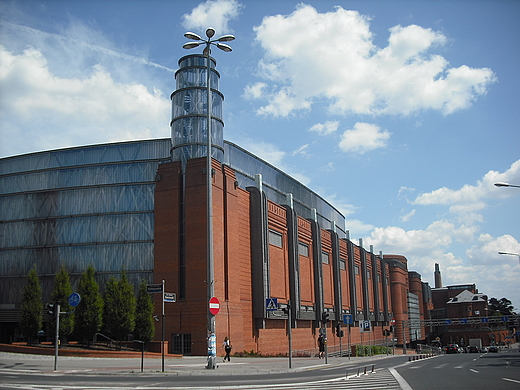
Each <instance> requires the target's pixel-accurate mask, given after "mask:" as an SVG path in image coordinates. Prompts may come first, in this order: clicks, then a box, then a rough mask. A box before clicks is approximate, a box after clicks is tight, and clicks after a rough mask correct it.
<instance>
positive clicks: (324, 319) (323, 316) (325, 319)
mask: <svg viewBox="0 0 520 390" xmlns="http://www.w3.org/2000/svg"><path fill="white" fill-rule="evenodd" d="M321 322H323V323H324V324H326V323H327V322H329V313H327V312H326V311H324V312H323V313H321Z"/></svg>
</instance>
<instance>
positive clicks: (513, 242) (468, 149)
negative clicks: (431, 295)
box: [0, 0, 520, 310]
mask: <svg viewBox="0 0 520 390" xmlns="http://www.w3.org/2000/svg"><path fill="white" fill-rule="evenodd" d="M519 19H520V1H516V0H488V1H486V0H471V1H470V0H466V1H465V0H459V1H442V0H437V1H433V0H432V1H411V0H385V1H383V0H380V1H375V0H372V1H371V0H364V1H341V0H336V1H328V0H322V1H317V0H309V1H303V2H298V1H289V0H273V1H271V0H263V1H248V0H244V1H238V0H208V1H205V2H204V1H203V2H199V1H186V0H171V1H166V0H147V1H145V0H128V1H122V0H109V1H106V0H102V1H98V0H90V1H79V0H66V1H65V0H47V1H39V0H31V1H28V0H25V1H23V0H20V1H6V0H0V158H1V157H8V156H12V155H17V154H23V153H30V152H38V151H43V150H49V149H58V148H64V147H73V146H81V145H88V144H97V143H107V142H116V141H126V140H137V139H150V138H166V137H169V136H170V128H169V122H170V119H171V118H170V116H171V108H170V94H171V93H172V92H173V91H174V89H175V79H174V72H175V71H176V70H177V69H178V60H179V58H181V57H182V56H184V55H187V54H190V53H201V49H200V48H197V49H193V50H190V51H187V50H185V49H183V48H182V45H183V44H184V43H186V42H187V41H188V40H187V39H186V38H184V33H185V32H187V31H192V32H195V33H197V34H199V35H201V36H205V35H204V34H205V31H206V29H207V28H208V27H213V28H214V29H215V30H216V34H217V36H220V35H225V34H233V35H235V37H236V39H235V40H234V41H233V42H229V44H230V46H232V48H233V51H232V52H230V53H225V52H223V51H219V50H217V49H214V50H213V52H212V55H213V56H214V58H215V59H216V60H217V70H218V71H219V72H220V74H221V80H220V91H221V92H222V93H223V94H224V96H225V100H224V122H225V127H224V139H226V140H228V141H231V142H233V143H236V144H238V145H240V146H241V147H243V148H245V149H247V150H249V151H250V152H252V153H254V154H256V155H258V156H259V157H261V158H263V159H264V160H266V161H268V162H269V163H271V164H273V165H274V166H276V167H278V168H280V169H281V170H283V171H285V172H287V173H288V174H290V175H291V176H293V177H294V178H296V179H297V180H299V181H300V182H301V183H303V184H305V185H306V186H308V187H309V188H311V189H312V190H314V191H315V192H317V193H318V194H319V195H321V196H322V197H323V198H325V199H327V200H328V201H329V202H330V203H331V204H332V205H334V206H335V207H336V208H337V209H338V210H339V211H340V212H341V213H342V214H343V215H344V216H345V219H346V226H345V229H346V230H348V231H349V233H350V238H351V239H352V240H353V241H354V242H356V243H357V242H358V239H360V238H361V239H363V245H364V247H365V248H366V249H369V248H370V245H372V246H373V249H374V252H376V253H379V252H380V251H382V252H383V253H384V254H401V255H404V256H406V258H407V259H408V268H409V270H413V271H416V272H418V273H420V274H421V276H422V280H423V281H425V282H429V283H430V285H431V286H432V287H433V286H434V278H433V272H434V264H435V263H438V264H439V266H440V270H441V273H442V281H443V284H444V285H453V284H473V283H475V284H476V285H477V288H478V289H479V292H481V293H484V294H487V295H488V296H489V297H495V298H498V299H500V298H502V297H505V298H507V299H509V300H511V301H512V303H513V305H514V306H515V307H516V309H517V310H519V308H520V288H519V282H520V256H515V255H500V254H498V252H499V251H503V252H510V253H516V254H520V243H519V242H520V188H514V187H496V186H494V183H496V182H507V183H511V184H518V185H520V128H519V123H520V108H519V107H520V106H519V103H520V77H519V69H520V68H519V65H518V64H520V39H518V38H519V37H520V23H518V20H519ZM326 228H328V227H326Z"/></svg>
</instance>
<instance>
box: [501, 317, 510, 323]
mask: <svg viewBox="0 0 520 390" xmlns="http://www.w3.org/2000/svg"><path fill="white" fill-rule="evenodd" d="M501 319H502V321H504V322H507V321H509V317H508V316H502V318H501Z"/></svg>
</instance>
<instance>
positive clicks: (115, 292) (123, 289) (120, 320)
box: [104, 270, 135, 341]
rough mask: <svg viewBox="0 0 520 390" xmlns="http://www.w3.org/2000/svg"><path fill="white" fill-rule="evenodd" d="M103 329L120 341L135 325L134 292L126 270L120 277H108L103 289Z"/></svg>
mask: <svg viewBox="0 0 520 390" xmlns="http://www.w3.org/2000/svg"><path fill="white" fill-rule="evenodd" d="M104 319H105V322H104V325H105V327H104V329H105V331H106V333H107V334H108V336H109V337H111V338H113V339H115V340H117V341H122V340H123V339H125V338H126V336H127V335H128V334H129V333H132V331H133V330H134V327H135V293H134V289H133V287H132V285H131V284H130V283H129V282H128V278H127V276H126V271H124V270H123V271H121V278H120V279H119V280H117V279H116V278H115V277H113V276H112V277H110V279H109V280H108V283H107V286H106V289H105V311H104Z"/></svg>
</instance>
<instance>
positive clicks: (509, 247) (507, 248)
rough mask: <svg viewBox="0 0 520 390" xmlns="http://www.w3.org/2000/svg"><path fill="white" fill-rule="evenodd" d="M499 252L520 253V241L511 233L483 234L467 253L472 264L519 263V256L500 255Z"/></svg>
mask: <svg viewBox="0 0 520 390" xmlns="http://www.w3.org/2000/svg"><path fill="white" fill-rule="evenodd" d="M498 252H509V253H518V254H520V243H518V241H517V240H516V239H515V238H514V237H513V236H511V235H509V234H506V235H503V236H501V237H497V238H495V237H492V236H491V235H490V234H481V235H480V237H479V238H478V242H477V243H476V244H475V245H473V246H472V247H471V248H469V249H468V250H467V251H466V255H467V256H468V258H469V259H470V260H471V262H472V264H478V265H497V264H508V263H509V264H511V265H513V266H514V265H515V264H518V262H519V260H520V259H519V258H518V257H517V256H511V257H509V256H508V255H500V254H498Z"/></svg>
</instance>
